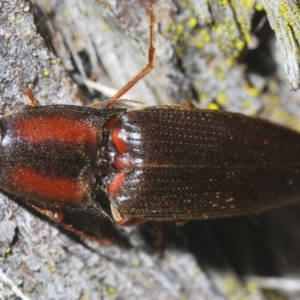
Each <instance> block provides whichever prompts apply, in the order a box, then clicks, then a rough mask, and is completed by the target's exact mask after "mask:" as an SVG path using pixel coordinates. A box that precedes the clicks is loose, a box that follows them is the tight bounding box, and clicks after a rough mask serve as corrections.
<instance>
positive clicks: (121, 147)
mask: <svg viewBox="0 0 300 300" xmlns="http://www.w3.org/2000/svg"><path fill="white" fill-rule="evenodd" d="M111 140H112V142H113V143H114V145H115V147H116V149H117V151H118V152H119V153H125V152H127V143H126V141H125V140H124V136H123V134H122V132H121V129H120V128H118V127H116V128H114V129H113V131H112V133H111Z"/></svg>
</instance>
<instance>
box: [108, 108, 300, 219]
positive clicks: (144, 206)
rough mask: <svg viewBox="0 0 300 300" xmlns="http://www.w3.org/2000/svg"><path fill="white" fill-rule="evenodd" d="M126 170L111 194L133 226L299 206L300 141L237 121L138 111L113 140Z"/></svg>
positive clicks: (203, 113)
mask: <svg viewBox="0 0 300 300" xmlns="http://www.w3.org/2000/svg"><path fill="white" fill-rule="evenodd" d="M111 137H112V138H111V139H112V143H113V144H114V145H115V148H116V149H117V152H118V155H116V158H115V160H117V159H118V157H119V156H121V157H124V156H125V157H128V160H129V161H130V164H131V166H132V167H131V169H130V168H129V169H128V168H126V167H125V165H124V167H123V166H122V164H121V165H119V166H118V167H117V172H116V175H115V177H113V178H112V180H111V183H110V185H109V186H108V196H109V198H110V200H111V202H112V205H113V209H114V210H115V211H116V212H118V213H119V214H121V215H123V216H124V217H125V218H126V219H127V220H128V219H130V218H140V219H145V220H172V221H174V220H190V219H206V218H217V217H227V216H234V215H241V214H247V213H251V212H257V211H263V210H266V209H270V208H275V207H278V206H281V205H285V204H288V203H293V202H296V201H299V200H300V173H299V172H300V135H299V134H298V133H296V132H294V131H292V130H289V129H287V128H284V127H282V126H279V125H275V124H272V123H270V122H268V121H264V120H261V119H257V118H252V117H247V116H244V115H241V114H236V113H227V112H219V111H207V110H200V109H195V108H190V109H189V108H185V107H179V106H176V107H174V106H173V107H171V106H157V107H149V108H146V109H139V110H131V111H127V112H126V113H125V114H123V115H122V116H121V117H120V118H119V119H118V121H117V122H116V124H115V126H114V129H113V130H112V133H111Z"/></svg>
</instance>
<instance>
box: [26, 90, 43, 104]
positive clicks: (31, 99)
mask: <svg viewBox="0 0 300 300" xmlns="http://www.w3.org/2000/svg"><path fill="white" fill-rule="evenodd" d="M23 93H24V94H25V104H26V105H28V106H32V107H37V106H41V105H40V103H39V101H38V100H37V99H36V98H35V97H34V95H33V93H32V89H30V88H27V89H25V90H24V91H23Z"/></svg>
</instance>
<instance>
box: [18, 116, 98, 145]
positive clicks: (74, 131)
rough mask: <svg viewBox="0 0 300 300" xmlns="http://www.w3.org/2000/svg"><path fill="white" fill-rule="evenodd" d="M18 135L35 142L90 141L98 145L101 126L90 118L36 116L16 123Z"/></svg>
mask: <svg viewBox="0 0 300 300" xmlns="http://www.w3.org/2000/svg"><path fill="white" fill-rule="evenodd" d="M15 129H16V130H17V132H18V135H19V136H20V137H21V138H22V139H24V140H26V141H28V142H30V143H33V144H39V143H41V142H44V141H46V140H49V139H50V140H60V141H65V142H73V143H80V142H88V143H91V144H92V145H94V146H97V143H98V140H99V135H100V133H99V128H97V127H96V126H94V125H93V124H92V122H89V121H88V120H74V119H68V118H66V117H42V118H39V117H36V118H34V119H30V120H20V121H17V122H16V123H15Z"/></svg>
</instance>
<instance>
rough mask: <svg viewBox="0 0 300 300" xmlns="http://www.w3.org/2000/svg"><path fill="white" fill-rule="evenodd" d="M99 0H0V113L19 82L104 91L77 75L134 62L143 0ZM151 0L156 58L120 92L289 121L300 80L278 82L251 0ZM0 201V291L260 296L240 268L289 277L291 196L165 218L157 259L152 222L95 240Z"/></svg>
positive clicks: (21, 294)
mask: <svg viewBox="0 0 300 300" xmlns="http://www.w3.org/2000/svg"><path fill="white" fill-rule="evenodd" d="M108 2H109V3H110V4H111V8H107V7H105V6H103V5H101V4H98V3H97V2H96V1H93V0H86V1H81V0H65V1H59V0H50V1H43V0H36V1H34V2H33V3H31V2H28V1H25V0H10V1H4V0H2V1H1V3H0V100H1V105H2V113H3V114H6V113H10V112H15V111H17V110H18V109H20V108H23V107H24V95H23V92H22V91H23V90H24V89H25V88H27V87H31V88H32V89H33V92H34V94H35V96H36V98H37V99H38V100H39V101H40V103H41V104H42V105H47V104H77V105H83V104H84V105H86V104H90V103H93V102H96V101H101V100H104V99H107V98H109V97H110V95H111V94H110V93H109V92H105V93H107V94H106V95H104V94H103V93H102V92H97V91H95V90H93V89H92V88H91V87H87V86H86V85H84V84H83V82H85V81H86V80H87V79H88V78H90V77H94V78H95V77H98V78H97V81H98V82H99V83H101V84H102V85H104V86H106V87H107V86H109V87H113V88H114V89H116V90H118V89H119V88H121V87H122V86H123V85H124V84H125V83H126V82H128V81H129V80H130V79H131V78H132V77H133V76H134V75H135V74H136V73H137V72H138V71H139V70H140V69H141V68H142V67H143V66H144V65H145V64H146V63H147V51H148V33H149V32H148V20H147V18H148V17H147V14H148V13H147V3H146V1H143V0H140V1H134V0H131V1H125V0H124V1H118V2H117V3H116V1H108ZM153 6H154V11H155V15H156V18H157V27H156V48H157V50H156V61H155V69H154V70H153V71H152V72H151V73H150V74H149V75H147V76H146V78H144V79H143V80H142V81H140V82H139V83H138V84H137V85H136V86H135V87H134V88H133V89H132V90H130V91H129V92H128V93H127V95H126V96H124V98H126V99H134V100H140V101H144V102H145V103H147V104H148V105H157V104H180V103H182V102H183V100H185V99H190V100H192V101H194V102H195V103H196V105H198V106H199V107H201V108H211V109H225V110H230V111H239V112H243V113H245V114H250V115H259V116H262V117H266V118H270V119H272V120H274V121H277V122H281V123H286V124H288V125H289V126H291V127H293V128H300V122H299V120H300V110H299V107H300V106H299V103H298V102H299V100H298V99H299V93H298V92H297V93H296V92H294V93H291V92H290V86H289V84H288V83H287V81H286V79H285V75H284V73H283V67H282V63H281V59H280V55H279V54H278V51H277V49H275V47H274V43H275V40H274V36H273V34H272V31H271V30H270V28H269V27H268V23H267V20H266V19H265V17H264V14H263V12H261V11H257V10H255V7H254V6H253V7H250V8H247V9H246V8H245V7H243V6H242V5H240V6H237V7H234V8H233V7H230V6H229V5H225V6H220V5H219V4H216V3H215V1H209V3H208V4H207V3H206V1H186V2H185V1H176V0H173V1H171V0H168V1H164V0H157V1H155V2H154V4H153ZM241 16H243V22H242V23H241V22H239V20H240V19H239V18H241ZM251 22H252V23H251ZM251 24H252V25H251ZM251 26H252V27H251ZM251 28H253V30H250V29H251ZM250 45H251V47H252V48H251V47H250ZM102 90H103V87H102ZM104 90H106V89H104ZM0 162H1V158H0ZM0 166H1V164H0ZM0 207H1V213H0V267H1V269H0V295H1V296H2V298H3V299H18V298H20V299H140V298H142V299H185V298H186V299H229V298H230V297H232V298H233V299H236V298H237V297H239V295H249V296H251V297H257V298H256V299H264V298H262V291H261V290H260V289H259V288H258V289H257V290H256V291H255V292H253V291H252V293H253V294H251V291H250V290H249V289H248V288H247V283H249V282H250V283H253V282H254V281H253V280H252V279H251V278H250V277H249V276H250V275H252V274H256V275H265V276H267V275H268V276H275V275H277V276H287V275H289V274H291V273H293V274H296V276H299V270H297V269H295V266H297V265H298V264H299V258H298V253H299V249H298V247H300V240H299V237H298V236H299V229H298V228H300V227H299V226H298V225H299V222H300V221H299V220H298V219H299V218H298V217H297V212H298V210H299V207H298V206H293V207H292V208H286V209H282V210H277V211H275V212H270V213H268V214H264V215H259V216H252V217H244V218H234V219H228V220H213V221H204V222H191V223H189V224H187V225H186V226H185V227H184V228H183V229H181V228H178V227H176V226H175V225H174V226H173V225H172V224H167V225H166V226H165V228H164V246H165V251H164V257H163V258H162V259H157V258H156V257H155V255H154V253H155V246H154V241H155V236H156V233H155V232H156V227H155V225H153V224H144V225H141V226H136V227H133V228H125V229H120V231H121V233H122V235H125V236H126V237H127V239H128V242H129V246H128V245H127V244H125V243H119V244H118V243H117V244H112V245H109V246H103V245H100V244H98V243H94V242H89V241H80V240H79V239H76V238H74V236H73V235H70V234H69V233H66V232H65V231H62V230H61V229H60V228H57V227H56V226H55V225H53V224H52V223H51V222H48V221H47V220H45V219H44V218H41V217H40V216H39V215H38V214H37V213H35V212H34V211H32V210H31V209H30V208H28V207H25V206H24V205H23V204H22V202H20V201H19V200H18V199H13V198H12V197H10V196H8V195H5V194H1V197H0ZM242 276H246V282H244V281H243V279H242V278H243V277H242ZM247 280H248V281H247ZM251 280H252V281H251ZM228 281H230V282H232V288H231V289H230V288H228V284H227V283H228ZM255 284H257V286H258V287H259V283H257V282H255ZM259 297H261V298H259ZM253 299H254V298H253Z"/></svg>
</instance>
